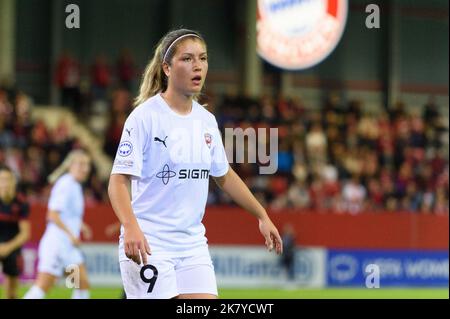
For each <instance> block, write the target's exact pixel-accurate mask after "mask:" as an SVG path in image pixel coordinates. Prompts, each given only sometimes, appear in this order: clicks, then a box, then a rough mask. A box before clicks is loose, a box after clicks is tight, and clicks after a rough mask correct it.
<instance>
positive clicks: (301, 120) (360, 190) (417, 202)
mask: <svg viewBox="0 0 450 319" xmlns="http://www.w3.org/2000/svg"><path fill="white" fill-rule="evenodd" d="M118 87H119V88H116V89H112V90H111V93H110V94H106V95H104V96H103V98H104V100H105V103H106V104H107V108H106V110H107V111H106V112H105V113H102V114H101V118H102V119H103V121H104V125H103V127H102V128H101V129H100V130H98V132H97V133H99V134H98V136H103V137H104V149H103V150H104V152H105V153H106V154H108V155H109V156H110V157H111V160H112V159H113V158H114V156H115V153H116V150H117V145H118V143H119V141H120V137H121V134H122V129H123V125H124V122H125V120H126V118H127V116H128V114H129V113H130V112H131V110H132V99H133V96H132V94H131V92H130V90H129V88H127V87H126V85H120V86H118ZM96 94H100V95H102V94H104V92H103V93H98V92H97V93H96ZM206 97H207V98H206ZM202 101H203V102H206V103H207V106H206V107H207V108H208V109H209V110H210V111H212V112H213V113H214V114H215V115H216V118H217V121H218V123H219V127H220V129H221V131H222V132H224V129H225V128H238V127H239V128H242V129H244V130H245V129H246V128H254V129H255V131H256V132H257V129H258V128H265V129H266V132H267V134H268V132H269V130H268V129H269V128H278V170H277V172H276V174H272V175H263V174H260V171H259V169H260V167H261V166H263V165H265V164H264V163H258V162H257V163H248V162H245V163H235V162H236V161H235V160H236V158H234V159H233V163H232V164H231V165H232V167H233V169H234V170H235V171H236V172H237V173H238V174H239V176H241V177H242V179H243V180H244V181H245V182H246V184H247V185H248V186H249V187H250V189H251V190H252V192H253V193H254V194H255V196H256V197H257V198H258V200H259V201H260V202H261V203H262V204H263V206H265V207H268V208H271V209H273V210H274V211H276V210H279V209H290V208H295V209H297V210H296V211H300V212H301V211H308V210H314V211H317V212H319V213H322V212H337V213H339V212H348V213H352V214H357V213H359V212H362V211H392V212H397V211H410V212H422V213H433V214H448V212H449V196H448V191H449V182H448V176H449V165H448V163H449V162H448V153H447V152H448V144H446V143H445V142H443V136H444V135H445V134H447V128H446V125H444V123H443V119H442V116H441V114H440V113H439V108H438V106H437V105H436V103H435V102H434V100H433V99H430V101H429V103H427V105H425V106H424V107H423V110H422V111H421V113H417V112H416V113H414V112H411V111H410V110H409V109H408V107H407V106H406V105H404V104H402V103H398V104H397V105H395V106H394V107H392V108H391V109H389V110H387V109H382V110H380V111H379V112H367V110H366V109H365V108H364V105H362V102H361V101H356V100H354V101H349V102H347V103H343V102H341V99H340V98H339V97H338V95H336V94H330V95H329V96H328V97H327V98H326V99H325V100H324V101H323V102H322V103H321V105H320V106H318V107H311V106H307V105H304V103H303V102H302V100H301V99H299V98H294V99H289V98H286V97H279V98H277V99H274V98H270V97H262V98H261V99H259V100H252V99H247V98H243V97H231V96H215V95H214V94H213V93H210V92H209V93H208V94H207V95H206V96H205V97H204V98H203V99H202ZM31 108H32V100H31V99H30V98H29V97H28V96H26V95H25V94H24V93H22V92H20V91H19V92H14V91H9V90H6V89H0V162H2V163H6V164H7V165H9V166H10V167H11V168H12V169H13V170H14V171H15V172H16V173H17V174H18V175H19V178H20V181H21V184H20V187H21V190H22V191H24V192H25V193H27V194H28V196H29V197H30V198H31V200H35V201H39V200H41V201H44V200H46V198H47V196H48V190H49V187H48V185H47V181H46V178H47V176H48V174H50V173H51V172H52V170H53V169H54V168H56V166H57V165H58V164H59V163H60V162H61V161H62V159H63V158H64V156H65V155H66V154H67V152H68V151H69V150H70V149H72V148H74V147H77V146H79V145H80V141H78V140H77V139H76V138H74V137H73V136H72V134H71V132H69V128H68V127H67V125H66V124H65V123H64V122H61V123H59V125H58V126H57V127H56V128H54V129H50V128H48V127H46V126H45V124H44V123H43V122H42V121H32V119H31V117H30V114H31ZM94 122H97V121H94ZM251 148H252V145H250V144H248V143H247V144H246V151H245V153H247V154H248V153H249V152H250V151H251ZM268 150H269V146H267V152H266V154H267V153H268ZM106 182H107V181H102V180H100V179H99V177H98V176H97V174H96V171H95V168H94V170H93V172H92V174H91V178H90V179H89V181H88V183H87V185H86V186H87V187H86V195H87V198H88V201H90V202H92V203H95V202H102V201H103V202H104V201H107V200H108V198H107V192H106V189H107V187H106ZM210 184H211V186H210V190H211V191H210V195H209V197H208V203H209V204H211V205H215V204H232V203H231V201H230V199H229V198H228V196H227V195H226V194H224V193H223V192H221V191H219V190H218V188H217V187H216V186H215V185H214V183H210Z"/></svg>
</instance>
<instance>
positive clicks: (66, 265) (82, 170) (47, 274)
mask: <svg viewBox="0 0 450 319" xmlns="http://www.w3.org/2000/svg"><path fill="white" fill-rule="evenodd" d="M90 165H91V162H90V157H89V155H88V154H87V153H86V152H84V151H83V150H73V151H71V152H70V153H69V155H67V157H66V158H65V160H64V161H63V163H62V164H61V165H60V166H59V167H58V168H57V169H56V170H55V171H54V172H53V173H52V174H51V175H50V176H49V177H48V180H49V182H50V183H52V184H53V183H55V184H54V185H53V188H52V191H51V194H50V198H49V202H48V211H47V221H48V222H47V228H46V230H45V233H44V235H43V236H42V239H41V241H40V243H39V253H38V254H39V263H38V276H37V279H36V282H35V284H34V285H33V286H32V287H31V288H30V290H29V291H28V292H27V293H26V294H25V296H24V298H25V299H42V298H44V297H45V295H46V294H47V292H48V291H49V290H50V288H51V287H52V286H53V285H54V283H55V281H56V280H57V279H58V278H59V277H61V276H62V275H63V274H64V273H65V272H69V271H70V272H72V271H74V273H73V278H74V284H75V287H77V285H78V284H79V286H78V288H77V289H74V291H73V293H72V299H88V298H89V290H88V289H89V283H88V278H87V271H86V267H85V265H84V261H83V256H82V254H81V251H80V249H79V246H80V243H81V242H80V232H82V233H83V236H84V237H85V238H86V239H89V238H90V237H91V230H90V228H89V227H88V226H87V225H86V224H84V223H83V213H84V197H83V189H82V185H81V184H82V183H83V182H84V181H85V180H86V179H87V178H88V176H89V172H90ZM77 276H79V278H77ZM77 279H79V282H77V281H78V280H77Z"/></svg>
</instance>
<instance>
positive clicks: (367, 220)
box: [0, 0, 449, 298]
mask: <svg viewBox="0 0 450 319" xmlns="http://www.w3.org/2000/svg"><path fill="white" fill-rule="evenodd" d="M70 3H75V4H77V5H78V6H79V8H80V16H81V25H80V28H79V29H67V28H66V27H65V19H66V16H67V13H66V12H65V8H66V6H67V5H68V4H70ZM370 3H376V4H378V5H379V7H380V9H381V21H380V22H381V28H380V29H368V28H366V26H365V20H366V17H367V16H368V13H366V12H365V8H366V6H367V5H368V4H370ZM255 23H256V1H254V0H251V1H250V0H249V1H226V0H214V1H207V0H202V1H196V2H195V3H189V2H187V1H181V0H171V1H163V0H152V1H138V0H133V1H127V2H126V4H125V2H124V1H118V0H115V1H103V0H96V1H58V0H53V1H50V0H42V1H41V0H39V1H37V0H17V1H14V0H0V81H1V88H0V161H1V162H4V163H7V164H8V165H10V166H11V167H12V168H13V169H14V170H15V171H16V173H17V174H18V175H19V176H20V179H21V185H20V190H21V191H23V192H24V193H26V194H27V195H28V198H29V200H30V203H31V204H32V213H31V221H32V226H33V231H32V240H31V241H30V243H29V244H28V245H27V249H25V250H24V260H25V272H24V276H23V279H24V283H26V282H27V281H29V280H30V279H32V278H33V277H34V275H35V272H34V271H35V270H34V266H35V263H36V251H35V248H36V245H37V244H38V241H39V238H40V236H41V235H42V232H43V229H44V227H45V204H46V199H47V198H48V192H49V187H48V185H46V182H45V178H46V176H47V174H48V173H49V172H50V171H51V170H52V169H53V168H54V167H55V166H56V165H57V164H58V163H59V161H60V160H61V159H62V158H63V157H64V155H65V154H66V153H67V151H68V150H69V149H71V148H72V147H74V146H77V145H82V146H84V147H86V148H88V149H90V150H91V153H92V155H93V157H94V172H93V173H92V176H91V178H90V180H89V182H88V183H87V185H86V198H87V210H86V215H85V216H86V221H87V223H88V224H90V225H91V226H92V227H93V229H94V238H93V241H92V242H86V243H85V246H84V250H85V253H86V256H87V264H88V269H89V271H90V274H91V281H92V284H93V286H94V292H93V296H94V297H99V298H114V297H118V296H119V295H120V293H119V287H120V277H119V274H118V268H117V260H116V245H115V242H116V241H117V239H116V237H117V236H116V235H111V234H107V232H106V231H105V230H106V229H107V227H108V226H109V225H111V224H112V223H114V221H115V217H114V214H113V212H112V210H111V208H110V206H109V203H108V199H107V195H106V182H107V177H108V174H109V171H110V168H111V157H112V156H113V155H114V154H115V150H116V147H117V142H118V138H119V137H120V132H121V128H122V125H123V121H124V119H125V118H126V115H127V114H128V113H129V111H130V109H131V99H132V98H133V97H134V96H135V95H136V92H137V88H138V85H139V75H140V74H141V73H142V69H143V67H144V66H145V64H146V62H147V59H148V58H149V56H150V55H151V53H152V50H153V46H154V45H155V43H156V42H157V40H158V39H159V38H160V37H161V36H162V35H163V34H164V33H165V32H167V31H168V30H170V29H172V28H177V27H180V26H184V27H188V28H192V29H196V30H199V31H200V32H201V33H202V34H203V35H204V36H205V39H206V41H207V43H208V51H209V60H210V61H209V65H210V69H209V74H208V78H207V81H206V88H205V97H204V100H205V102H207V103H208V108H210V110H211V111H213V112H214V113H215V114H216V116H217V118H218V122H219V125H220V126H221V129H222V130H223V129H224V128H225V127H243V128H245V127H277V128H278V129H279V132H280V145H279V148H280V152H279V157H278V163H279V169H278V172H277V173H276V174H275V175H273V176H265V177H264V176H263V177H262V176H258V174H257V168H258V165H257V164H245V163H244V164H233V167H234V168H235V169H236V171H238V172H239V174H240V176H242V177H243V179H244V180H245V182H246V183H247V184H248V185H249V187H250V188H251V189H252V190H253V191H254V193H255V194H256V195H257V197H258V199H259V200H260V201H261V202H263V203H264V204H265V207H267V208H268V210H269V211H270V213H271V216H272V218H273V220H274V222H275V223H276V224H277V225H278V227H279V229H280V230H283V229H284V226H285V225H287V224H290V225H292V226H293V228H294V230H295V234H296V243H297V245H298V250H297V255H296V268H295V271H296V280H295V281H294V282H292V281H288V280H287V279H286V278H285V275H284V273H283V271H282V269H281V267H280V264H279V260H278V259H277V258H276V257H275V256H273V255H268V254H266V253H265V252H264V249H263V247H262V243H263V241H262V238H261V237H260V235H259V233H258V230H257V225H256V222H255V221H254V220H253V219H252V217H251V216H249V215H248V214H246V213H245V212H243V211H242V210H240V209H238V208H236V207H234V206H233V204H232V203H230V201H229V199H228V198H227V197H226V196H223V194H220V193H219V192H218V191H217V189H216V188H215V186H214V185H212V186H211V194H210V197H209V199H208V203H209V205H208V207H207V212H206V217H205V225H206V228H207V237H208V239H209V242H210V245H211V247H212V248H211V251H212V255H213V259H214V262H215V266H216V271H217V276H218V282H219V286H220V288H221V294H222V296H223V297H231V298H233V297H237V298H240V297H262V298H264V297H266V298H270V297H287V298H308V297H313V298H327V297H335V298H340V297H341V298H355V297H356V298H357V297H368V298H372V297H373V298H376V297H400V298H402V297H405V298H406V297H415V298H421V297H446V298H448V225H449V223H448V210H449V209H448V207H449V206H448V109H449V108H448V105H449V104H448V103H449V100H448V2H447V1H445V0H442V1H439V0H434V1H419V0H417V1H413V0H403V1H359V0H350V1H349V11H348V17H347V22H346V27H345V30H344V33H343V36H342V38H341V40H340V41H339V43H338V45H337V47H336V49H335V50H334V51H333V52H332V53H331V54H330V55H329V56H328V57H327V58H326V59H325V60H324V61H323V62H322V63H320V64H319V65H317V66H314V67H312V68H309V69H306V70H302V71H283V70H281V69H279V68H277V67H274V66H272V65H270V64H269V63H267V62H265V61H264V60H262V59H261V58H259V57H258V55H257V54H256V49H255V46H256V43H255V42H256V40H255V39H256V32H255ZM68 56H72V58H73V59H71V58H69V57H68ZM125 56H128V57H129V59H127V58H124V57H125ZM119 57H122V59H120V60H119ZM119 61H121V62H119ZM68 69H71V70H74V72H75V74H78V75H79V76H75V80H74V81H73V83H72V84H71V85H70V87H69V86H66V88H65V89H66V90H65V89H64V81H65V76H67V74H66V72H65V71H66V70H68ZM64 90H65V91H64ZM386 132H389V133H388V134H384V133H386ZM118 134H119V135H118ZM386 136H388V138H385V137H386ZM336 145H338V146H336ZM364 146H367V147H364ZM317 163H319V164H320V165H318V164H317ZM354 175H358V176H359V177H360V179H359V180H358V181H356V184H353V183H352V182H351V180H352V176H354ZM361 189H363V190H364V191H363V193H364V194H365V195H361V196H362V197H361V198H359V199H358V200H357V201H358V202H357V203H356V205H350V206H351V207H352V208H351V209H350V211H349V207H350V206H349V201H350V199H349V197H351V196H353V195H348V194H352V192H354V193H355V194H360V191H361ZM370 263H376V264H378V265H380V268H381V289H378V290H376V289H366V288H365V265H367V264H370ZM347 287H353V288H352V289H347ZM387 287H389V289H387ZM418 287H420V288H421V289H418ZM437 287H439V288H437ZM394 288H401V290H398V289H396V290H394ZM95 289H97V290H96V291H95ZM236 289H237V290H236ZM65 296H66V295H65V292H64V290H63V289H61V290H60V291H57V292H56V293H55V294H54V295H53V297H65ZM67 296H68V295H67ZM50 297H51V296H50Z"/></svg>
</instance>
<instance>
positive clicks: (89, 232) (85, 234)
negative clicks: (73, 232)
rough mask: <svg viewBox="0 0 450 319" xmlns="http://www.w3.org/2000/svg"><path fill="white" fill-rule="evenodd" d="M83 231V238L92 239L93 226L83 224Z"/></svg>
mask: <svg viewBox="0 0 450 319" xmlns="http://www.w3.org/2000/svg"><path fill="white" fill-rule="evenodd" d="M81 233H82V234H83V238H84V239H86V240H91V239H92V228H91V227H89V225H87V224H83V227H81Z"/></svg>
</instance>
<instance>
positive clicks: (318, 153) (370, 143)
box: [209, 94, 449, 214]
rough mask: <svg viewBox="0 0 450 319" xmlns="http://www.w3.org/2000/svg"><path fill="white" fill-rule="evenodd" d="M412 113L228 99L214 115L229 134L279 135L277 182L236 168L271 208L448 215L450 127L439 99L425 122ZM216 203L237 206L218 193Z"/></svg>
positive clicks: (335, 99)
mask: <svg viewBox="0 0 450 319" xmlns="http://www.w3.org/2000/svg"><path fill="white" fill-rule="evenodd" d="M409 111H410V110H408V108H407V106H406V105H404V104H402V103H398V104H397V105H395V106H394V107H393V108H392V109H390V110H389V111H387V110H386V109H382V110H379V112H367V111H365V108H364V106H363V105H362V102H361V101H357V100H354V101H349V102H348V103H342V102H341V100H340V98H339V96H338V95H337V94H330V95H329V96H328V97H327V98H326V99H325V101H324V102H323V103H322V105H320V106H319V107H317V108H312V107H307V106H305V105H304V104H303V102H302V101H301V100H300V99H287V98H284V97H279V98H278V99H276V100H273V99H271V98H269V97H263V98H262V99H260V100H258V101H254V100H249V99H243V98H224V99H223V102H222V103H220V105H218V106H217V108H215V110H214V113H215V114H216V117H217V120H218V122H219V125H220V126H221V128H222V130H223V129H224V128H225V127H231V128H237V127H241V128H243V129H246V128H254V129H255V130H256V131H257V128H266V133H267V134H268V132H269V131H268V128H269V127H276V128H278V135H279V136H278V139H279V151H278V171H277V174H274V175H262V174H259V168H260V166H261V165H263V163H254V164H251V163H235V164H233V165H232V166H233V168H234V169H235V170H236V172H237V173H238V174H239V176H241V177H242V178H243V179H244V181H245V182H246V184H247V185H248V186H249V187H250V189H251V190H252V191H253V192H254V194H256V196H257V198H258V200H259V201H260V202H262V203H263V205H264V206H266V207H271V208H272V209H274V210H277V209H286V208H299V209H301V211H306V210H314V211H318V212H330V211H332V212H348V213H352V214H357V213H359V212H362V211H392V212H396V211H410V212H423V213H435V214H448V211H449V197H448V191H449V188H448V187H449V182H448V176H449V165H448V153H447V152H448V144H447V145H446V143H445V142H444V136H445V135H447V134H448V133H447V127H446V125H445V123H444V119H443V118H442V116H441V115H440V113H439V109H438V106H437V105H436V103H435V101H434V99H433V98H430V100H429V102H428V103H427V105H425V106H424V108H423V111H421V113H420V114H417V112H416V113H414V112H409ZM247 147H249V150H247V151H246V153H248V152H249V151H251V149H250V148H251V146H249V145H247ZM268 149H269V148H268V147H267V150H268ZM446 151H447V152H446ZM209 202H210V204H216V203H228V202H229V199H228V198H227V196H225V195H223V194H222V193H221V192H217V191H215V188H212V193H211V196H210V199H209Z"/></svg>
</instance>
